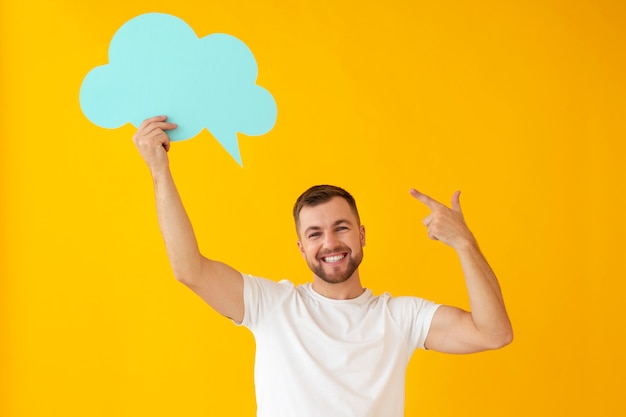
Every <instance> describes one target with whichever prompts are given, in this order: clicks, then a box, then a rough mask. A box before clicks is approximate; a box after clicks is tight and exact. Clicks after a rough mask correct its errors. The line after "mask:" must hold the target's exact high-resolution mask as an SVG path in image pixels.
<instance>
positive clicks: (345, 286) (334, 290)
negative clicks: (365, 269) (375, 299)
mask: <svg viewBox="0 0 626 417" xmlns="http://www.w3.org/2000/svg"><path fill="white" fill-rule="evenodd" d="M311 285H312V287H313V290H314V291H315V292H316V293H318V294H320V295H323V296H324V297H326V298H330V299H333V300H350V299H353V298H357V297H358V296H359V295H361V294H363V292H364V291H365V288H363V286H362V285H361V279H360V278H359V274H358V271H355V273H354V274H353V275H352V276H351V277H350V278H348V279H347V280H346V281H344V282H341V283H338V284H332V283H329V282H326V281H324V280H323V279H321V278H320V277H318V276H315V277H314V278H313V283H312V284H311Z"/></svg>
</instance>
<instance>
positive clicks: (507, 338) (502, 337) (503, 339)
mask: <svg viewBox="0 0 626 417" xmlns="http://www.w3.org/2000/svg"><path fill="white" fill-rule="evenodd" d="M511 343H513V328H512V327H511V326H509V327H508V328H507V329H505V330H503V331H502V332H500V333H499V334H498V335H496V336H494V337H492V339H491V341H490V343H489V347H488V349H491V350H496V349H502V348H503V347H505V346H508V345H510V344H511Z"/></svg>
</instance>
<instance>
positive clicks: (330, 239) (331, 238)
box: [324, 232, 339, 250]
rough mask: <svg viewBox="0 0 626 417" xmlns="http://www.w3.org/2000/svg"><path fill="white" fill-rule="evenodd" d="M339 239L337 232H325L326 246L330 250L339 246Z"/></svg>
mask: <svg viewBox="0 0 626 417" xmlns="http://www.w3.org/2000/svg"><path fill="white" fill-rule="evenodd" d="M338 243H339V239H337V235H335V233H332V232H331V233H326V234H324V248H325V249H328V250H332V249H335V248H337V247H338V246H339V244H338Z"/></svg>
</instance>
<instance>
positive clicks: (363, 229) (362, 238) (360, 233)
mask: <svg viewBox="0 0 626 417" xmlns="http://www.w3.org/2000/svg"><path fill="white" fill-rule="evenodd" d="M359 237H360V238H361V246H365V226H363V225H361V226H359Z"/></svg>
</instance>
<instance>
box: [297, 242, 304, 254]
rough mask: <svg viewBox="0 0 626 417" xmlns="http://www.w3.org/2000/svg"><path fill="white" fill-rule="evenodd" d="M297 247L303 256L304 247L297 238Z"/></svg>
mask: <svg viewBox="0 0 626 417" xmlns="http://www.w3.org/2000/svg"><path fill="white" fill-rule="evenodd" d="M298 249H299V250H300V253H301V254H302V257H303V258H304V247H303V246H302V242H300V241H299V240H298Z"/></svg>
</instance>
